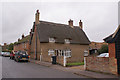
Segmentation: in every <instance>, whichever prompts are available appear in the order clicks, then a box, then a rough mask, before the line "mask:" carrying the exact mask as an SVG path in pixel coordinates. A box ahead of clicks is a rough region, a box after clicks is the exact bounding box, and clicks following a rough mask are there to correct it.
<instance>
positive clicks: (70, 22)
mask: <svg viewBox="0 0 120 80" xmlns="http://www.w3.org/2000/svg"><path fill="white" fill-rule="evenodd" d="M68 24H69V26H71V27H73V20H71V19H70V20H69V21H68Z"/></svg>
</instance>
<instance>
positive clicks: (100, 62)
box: [85, 26, 120, 75]
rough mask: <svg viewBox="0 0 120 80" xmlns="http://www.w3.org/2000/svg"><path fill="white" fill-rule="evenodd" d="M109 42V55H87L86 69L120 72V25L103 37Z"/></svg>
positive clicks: (117, 73)
mask: <svg viewBox="0 0 120 80" xmlns="http://www.w3.org/2000/svg"><path fill="white" fill-rule="evenodd" d="M103 40H104V41H105V42H107V43H108V52H109V57H95V56H92V57H89V56H88V57H85V70H91V71H97V72H104V73H111V74H116V75H119V74H120V26H119V27H118V28H117V30H116V31H115V32H114V33H113V34H111V35H110V36H108V37H106V38H105V39H103Z"/></svg>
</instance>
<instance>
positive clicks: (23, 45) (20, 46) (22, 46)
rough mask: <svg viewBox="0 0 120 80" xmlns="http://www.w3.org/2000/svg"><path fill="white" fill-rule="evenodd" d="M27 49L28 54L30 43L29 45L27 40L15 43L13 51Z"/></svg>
mask: <svg viewBox="0 0 120 80" xmlns="http://www.w3.org/2000/svg"><path fill="white" fill-rule="evenodd" d="M19 50H21V51H27V53H28V54H30V51H29V50H30V45H29V41H28V42H25V43H20V44H17V45H14V51H19Z"/></svg>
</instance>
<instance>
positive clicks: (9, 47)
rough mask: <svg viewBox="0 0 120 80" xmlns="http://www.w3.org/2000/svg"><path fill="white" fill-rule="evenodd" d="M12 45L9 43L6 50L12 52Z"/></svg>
mask: <svg viewBox="0 0 120 80" xmlns="http://www.w3.org/2000/svg"><path fill="white" fill-rule="evenodd" d="M13 45H14V44H13V43H10V44H9V45H8V48H7V49H8V50H9V51H12V50H13Z"/></svg>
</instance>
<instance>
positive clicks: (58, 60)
mask: <svg viewBox="0 0 120 80" xmlns="http://www.w3.org/2000/svg"><path fill="white" fill-rule="evenodd" d="M56 62H57V63H58V64H61V65H63V64H64V57H63V56H57V61H56Z"/></svg>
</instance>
